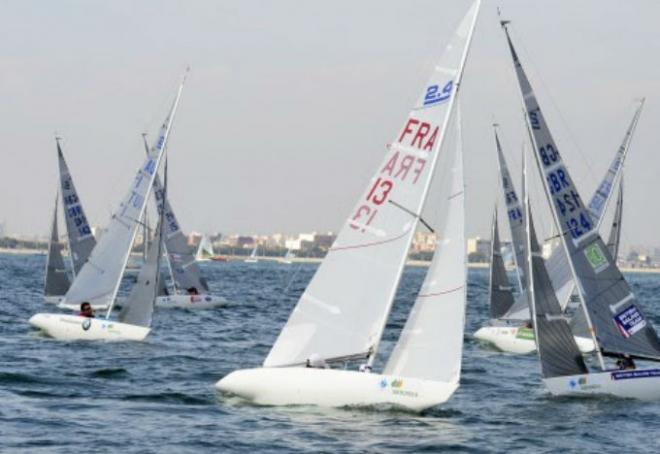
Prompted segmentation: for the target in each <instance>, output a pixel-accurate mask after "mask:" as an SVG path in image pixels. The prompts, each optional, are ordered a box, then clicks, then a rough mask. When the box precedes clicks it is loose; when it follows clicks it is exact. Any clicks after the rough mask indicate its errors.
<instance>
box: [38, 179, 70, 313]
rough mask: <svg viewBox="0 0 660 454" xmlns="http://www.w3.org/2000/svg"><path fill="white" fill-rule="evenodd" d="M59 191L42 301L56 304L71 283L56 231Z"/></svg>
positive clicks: (54, 212)
mask: <svg viewBox="0 0 660 454" xmlns="http://www.w3.org/2000/svg"><path fill="white" fill-rule="evenodd" d="M59 194H60V193H59V191H57V196H55V208H54V209H53V222H52V224H51V229H50V240H49V242H48V257H47V258H46V279H45V280H44V300H45V301H47V302H52V303H58V302H60V300H61V299H62V298H63V297H64V295H65V294H66V292H67V290H69V286H70V285H71V282H70V281H69V276H68V275H67V271H66V266H65V265H64V258H63V257H62V244H61V243H60V236H59V233H58V230H57V208H58V205H59Z"/></svg>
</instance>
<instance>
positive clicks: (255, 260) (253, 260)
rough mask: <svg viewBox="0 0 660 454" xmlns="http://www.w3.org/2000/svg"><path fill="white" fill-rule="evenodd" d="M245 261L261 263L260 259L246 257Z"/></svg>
mask: <svg viewBox="0 0 660 454" xmlns="http://www.w3.org/2000/svg"><path fill="white" fill-rule="evenodd" d="M243 261H244V262H245V263H259V260H258V259H245V260H243Z"/></svg>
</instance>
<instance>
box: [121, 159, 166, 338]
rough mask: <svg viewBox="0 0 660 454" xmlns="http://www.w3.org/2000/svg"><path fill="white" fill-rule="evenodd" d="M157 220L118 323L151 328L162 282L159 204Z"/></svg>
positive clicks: (161, 229)
mask: <svg viewBox="0 0 660 454" xmlns="http://www.w3.org/2000/svg"><path fill="white" fill-rule="evenodd" d="M162 195H163V199H165V200H166V195H167V163H165V189H163V194H162ZM158 208H159V210H158V211H159V213H160V216H159V219H158V226H157V227H156V233H155V235H154V239H153V241H152V242H151V244H150V245H149V251H148V252H147V260H146V261H145V262H144V264H143V265H142V268H140V272H139V273H138V277H137V282H136V283H135V284H134V285H133V287H132V288H131V293H130V294H129V295H128V298H127V300H126V302H125V303H124V305H123V306H122V309H121V312H119V321H120V322H122V323H128V324H130V325H138V326H145V327H149V326H151V317H152V316H153V313H154V304H155V302H156V296H157V294H158V289H159V288H160V287H161V285H160V283H161V281H162V279H161V275H160V259H161V257H162V255H163V250H162V246H163V222H164V218H165V216H164V215H163V213H164V210H163V209H162V205H161V204H159V207H158Z"/></svg>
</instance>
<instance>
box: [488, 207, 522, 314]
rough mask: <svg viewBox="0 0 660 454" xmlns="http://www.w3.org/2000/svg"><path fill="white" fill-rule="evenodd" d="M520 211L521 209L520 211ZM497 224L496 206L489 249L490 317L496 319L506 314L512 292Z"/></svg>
mask: <svg viewBox="0 0 660 454" xmlns="http://www.w3.org/2000/svg"><path fill="white" fill-rule="evenodd" d="M521 213H522V211H521ZM498 230H499V229H498V226H497V207H495V210H494V212H493V224H492V229H491V250H490V280H489V286H488V288H489V292H488V294H489V296H490V318H493V319H496V318H500V317H502V316H503V315H504V314H506V313H507V312H508V311H509V309H511V306H513V292H512V287H511V283H510V282H509V277H508V276H507V274H506V268H505V267H504V260H502V252H501V248H502V245H501V244H500V234H499V232H498Z"/></svg>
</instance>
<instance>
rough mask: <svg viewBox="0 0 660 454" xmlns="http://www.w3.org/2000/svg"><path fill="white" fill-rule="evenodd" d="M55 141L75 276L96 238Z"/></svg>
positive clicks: (58, 145) (92, 247)
mask: <svg viewBox="0 0 660 454" xmlns="http://www.w3.org/2000/svg"><path fill="white" fill-rule="evenodd" d="M56 142H57V156H58V161H59V168H60V185H61V188H62V204H63V206H64V219H65V221H66V231H67V234H68V238H69V254H70V255H71V261H72V264H73V274H74V276H77V275H78V273H79V272H80V270H81V269H82V267H83V265H84V264H85V262H86V261H87V259H88V258H89V255H90V254H91V253H92V249H94V246H96V240H95V239H94V235H93V234H92V229H91V228H90V227H89V221H87V217H86V216H85V211H84V210H83V207H82V202H81V201H80V197H78V192H77V191H76V187H75V186H74V184H73V179H72V178H71V172H69V166H68V165H67V163H66V161H65V160H64V154H63V153H62V147H61V146H60V141H59V139H56Z"/></svg>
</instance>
